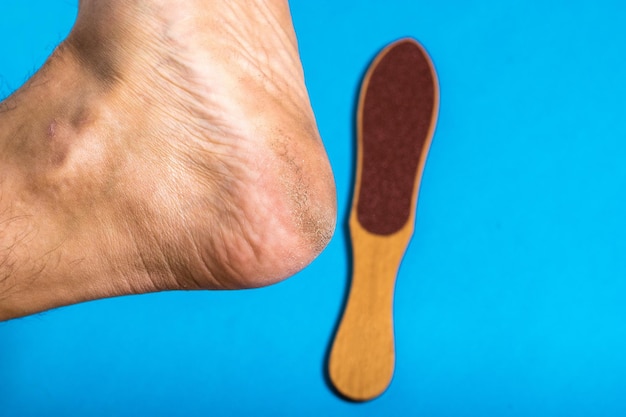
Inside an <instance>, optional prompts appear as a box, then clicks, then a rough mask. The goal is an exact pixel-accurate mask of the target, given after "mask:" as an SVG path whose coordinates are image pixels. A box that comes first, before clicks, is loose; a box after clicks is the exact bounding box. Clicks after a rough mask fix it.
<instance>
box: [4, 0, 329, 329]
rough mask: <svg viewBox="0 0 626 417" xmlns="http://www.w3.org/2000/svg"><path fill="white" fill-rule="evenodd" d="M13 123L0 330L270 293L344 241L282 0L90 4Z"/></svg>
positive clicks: (14, 103)
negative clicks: (143, 301) (79, 308)
mask: <svg viewBox="0 0 626 417" xmlns="http://www.w3.org/2000/svg"><path fill="white" fill-rule="evenodd" d="M0 125H2V126H3V127H5V126H6V128H4V129H3V130H2V132H0V147H1V148H2V152H1V153H0V197H1V199H0V319H7V318H12V317H18V316H22V315H25V314H30V313H34V312H37V311H42V310H45V309H49V308H53V307H57V306H61V305H67V304H72V303H76V302H81V301H85V300H90V299H96V298H102V297H110V296H116V295H123V294H135V293H141V292H149V291H159V290H166V289H200V288H204V289H210V288H243V287H255V286H261V285H268V284H271V283H274V282H276V281H279V280H281V279H284V278H286V277H288V276H289V275H291V274H293V273H295V272H297V271H298V270H300V269H302V268H303V267H304V266H306V265H307V264H308V263H309V262H310V261H311V260H312V259H313V258H314V257H315V256H316V255H317V254H318V253H319V252H320V251H321V250H322V249H323V247H324V246H325V245H326V243H327V242H328V240H329V239H330V236H331V234H332V231H333V228H334V224H335V215H336V206H335V195H334V184H333V179H332V173H331V171H330V167H329V164H328V159H327V158H326V155H325V151H324V149H323V145H322V143H321V140H320V139H319V135H318V133H317V128H316V125H315V120H314V117H313V113H312V110H311V107H310V104H309V101H308V96H307V93H306V88H305V86H304V80H303V75H302V69H301V66H300V61H299V57H298V52H297V45H296V39H295V34H294V33H293V28H292V25H291V21H290V16H289V10H288V6H287V3H286V2H285V1H278V0H268V1H266V2H253V3H252V4H250V2H245V1H243V0H241V1H232V2H221V1H190V2H183V3H181V2H176V1H173V0H143V1H140V0H135V1H130V2H128V1H124V2H122V1H119V0H110V1H103V0H83V1H81V4H80V11H79V17H78V20H77V22H76V25H75V28H74V29H73V30H72V32H71V34H70V36H69V37H68V39H67V40H66V41H65V42H63V43H62V44H61V45H60V46H59V48H58V49H57V50H56V51H55V53H54V54H53V56H52V57H51V58H50V60H49V61H48V62H47V64H46V65H45V66H44V68H42V70H41V71H40V72H39V73H37V74H36V75H35V76H34V77H33V78H32V79H31V80H30V81H29V82H28V83H27V84H26V85H25V86H24V87H23V88H22V89H20V90H18V91H17V92H16V93H15V94H14V95H13V96H12V97H10V98H9V99H8V100H6V101H5V102H4V103H2V104H1V105H0Z"/></svg>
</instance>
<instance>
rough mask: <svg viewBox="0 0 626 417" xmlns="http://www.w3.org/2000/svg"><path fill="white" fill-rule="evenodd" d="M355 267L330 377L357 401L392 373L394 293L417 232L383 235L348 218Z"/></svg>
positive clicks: (409, 226) (379, 391)
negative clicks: (402, 263)
mask: <svg viewBox="0 0 626 417" xmlns="http://www.w3.org/2000/svg"><path fill="white" fill-rule="evenodd" d="M350 232H351V235H352V247H353V255H354V272H353V276H352V284H351V287H350V294H349V297H348V303H347V305H346V309H345V312H344V315H343V318H342V321H341V324H340V326H339V329H338V331H337V335H336V337H335V342H334V344H333V348H332V352H331V355H330V362H329V372H330V377H331V379H332V381H333V383H334V385H335V387H336V388H337V390H339V392H341V393H342V394H343V395H345V396H346V397H348V398H351V399H353V400H356V401H365V400H370V399H372V398H374V397H377V396H379V395H380V394H382V393H383V392H384V391H385V389H386V388H387V386H388V385H389V383H390V382H391V377H392V376H393V370H394V362H395V354H394V335H393V293H394V287H395V282H396V275H397V272H398V267H399V265H400V262H401V260H402V256H403V255H404V252H405V249H406V246H407V244H408V242H409V239H410V237H411V234H412V232H413V223H412V222H409V224H407V225H406V226H405V227H404V228H403V229H401V230H400V231H399V232H397V233H395V234H393V235H389V236H381V235H374V234H371V233H369V232H368V231H366V230H365V229H364V228H363V227H361V225H360V224H359V223H358V221H357V220H356V216H354V215H353V216H351V218H350Z"/></svg>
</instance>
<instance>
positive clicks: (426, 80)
mask: <svg viewBox="0 0 626 417" xmlns="http://www.w3.org/2000/svg"><path fill="white" fill-rule="evenodd" d="M438 104H439V91H438V86H437V78H436V74H435V70H434V67H433V64H432V62H431V60H430V58H429V57H428V55H427V53H426V51H425V50H424V49H423V48H422V46H421V45H420V44H419V43H418V42H417V41H415V40H413V39H409V38H407V39H401V40H399V41H396V42H394V43H392V44H390V45H389V46H387V47H386V48H385V49H383V50H382V51H381V52H380V54H379V55H378V56H377V57H376V58H375V59H374V61H373V63H372V64H371V66H370V68H369V69H368V71H367V73H366V75H365V78H364V80H363V83H362V86H361V93H360V97H359V105H358V113H357V148H358V150H357V168H356V169H357V171H356V184H355V187H354V197H353V201H352V209H351V212H350V220H349V226H350V235H351V241H352V250H353V275H352V282H351V286H350V292H349V295H348V301H347V303H346V308H345V311H344V314H343V317H342V319H341V322H340V325H339V328H338V330H337V334H336V336H335V340H334V343H333V346H332V349H331V354H330V359H329V365H328V366H329V374H330V378H331V380H332V382H333V384H334V386H335V388H337V390H338V391H339V392H340V393H341V394H342V395H344V396H346V397H347V398H349V399H351V400H355V401H367V400H370V399H373V398H375V397H377V396H379V395H380V394H382V393H383V392H384V391H385V389H386V388H387V387H388V385H389V384H390V382H391V378H392V376H393V371H394V366H395V347H394V329H393V295H394V289H395V281H396V275H397V273H398V268H399V266H400V262H401V261H402V257H403V256H404V252H405V250H406V247H407V245H408V243H409V240H410V238H411V236H412V234H413V228H414V223H415V208H416V204H417V194H418V190H419V184H420V180H421V176H422V172H423V169H424V163H425V161H426V155H427V153H428V149H429V146H430V142H431V140H432V136H433V133H434V129H435V123H436V119H437V110H438Z"/></svg>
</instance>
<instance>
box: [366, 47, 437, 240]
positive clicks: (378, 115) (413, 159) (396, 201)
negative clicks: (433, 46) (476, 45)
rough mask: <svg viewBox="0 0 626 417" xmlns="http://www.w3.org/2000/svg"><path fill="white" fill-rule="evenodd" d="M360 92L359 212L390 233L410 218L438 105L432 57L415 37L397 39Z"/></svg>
mask: <svg viewBox="0 0 626 417" xmlns="http://www.w3.org/2000/svg"><path fill="white" fill-rule="evenodd" d="M367 81H368V80H367V79H366V80H365V82H366V83H367ZM361 94H365V96H364V97H363V96H362V97H361V132H360V133H361V147H362V148H361V158H362V159H361V164H362V165H361V185H360V191H359V195H358V200H357V216H358V220H359V223H360V224H361V225H362V226H363V227H364V228H365V229H366V230H367V231H369V232H370V233H374V234H379V235H389V234H392V233H394V232H397V231H398V230H400V229H401V228H402V227H403V226H404V225H405V224H406V222H407V221H408V220H409V217H410V214H411V205H412V200H413V190H414V186H415V181H418V178H417V176H418V168H419V161H420V155H421V154H422V151H423V148H424V146H427V145H428V143H427V141H428V135H429V134H430V125H431V120H432V115H433V111H434V106H435V104H434V103H435V80H434V77H433V72H432V69H431V64H430V60H429V59H428V57H426V56H425V54H424V52H423V50H422V49H421V48H420V47H419V46H418V45H417V44H416V43H415V42H414V41H411V40H406V41H401V42H398V43H397V44H395V45H394V46H393V47H392V48H391V49H390V50H389V51H388V52H387V53H386V54H385V55H383V56H382V58H380V61H378V63H377V65H376V66H375V67H374V69H373V70H372V71H371V73H370V74H369V83H368V84H366V87H365V93H363V92H362V93H361Z"/></svg>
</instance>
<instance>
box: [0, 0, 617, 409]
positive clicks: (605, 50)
mask: <svg viewBox="0 0 626 417" xmlns="http://www.w3.org/2000/svg"><path fill="white" fill-rule="evenodd" d="M76 3H77V2H76V1H69V0H67V1H58V0H57V1H43V0H30V1H28V2H25V1H21V0H2V3H1V5H0V94H2V95H7V94H9V93H10V92H11V91H13V90H14V89H15V88H17V87H19V85H20V84H21V83H22V82H24V81H25V80H26V79H27V78H28V76H29V75H31V74H32V73H33V72H34V71H35V70H36V69H37V68H38V67H39V66H40V65H41V64H42V63H43V62H44V60H45V58H46V56H47V55H48V54H49V53H50V52H51V51H52V49H53V48H54V46H55V45H56V44H57V43H58V42H59V41H60V40H61V39H63V37H64V36H65V34H67V32H68V31H69V30H70V28H71V25H72V23H73V19H74V17H75V14H76ZM625 5H626V3H625V2H623V1H610V0H598V1H593V2H592V1H584V2H583V1H557V0H549V1H541V0H524V1H521V0H519V1H505V2H503V1H499V0H498V1H497V0H470V1H440V2H436V1H431V2H424V1H414V0H411V1H409V0H406V1H401V0H385V1H357V0H350V1H347V0H346V1H339V2H338V1H335V0H333V1H330V0H317V1H302V0H299V1H293V2H292V12H293V17H294V22H295V26H296V31H297V33H298V36H299V42H300V48H301V53H302V59H303V63H304V68H305V72H306V76H307V84H308V87H309V91H310V94H311V100H312V103H313V107H314V109H315V111H316V116H317V120H318V123H319V128H320V131H321V133H322V137H323V138H324V141H325V144H326V146H327V150H328V153H329V156H330V159H331V162H332V165H333V169H334V173H335V177H336V181H337V190H338V201H339V216H340V218H339V227H338V230H337V233H336V235H335V237H334V238H333V240H332V242H331V244H330V246H329V247H328V249H327V250H326V251H325V252H324V253H323V254H322V255H321V256H320V257H319V258H318V259H317V260H316V261H315V262H314V263H313V264H312V265H311V266H310V267H309V268H307V269H306V270H305V271H303V272H301V273H299V274H298V275H296V276H295V277H294V278H293V279H291V280H288V281H286V282H284V283H281V284H279V285H276V286H273V287H271V288H265V289H260V290H253V291H240V292H196V293H182V292H178V293H177V292H171V293H161V294H151V295H143V296H134V297H124V298H118V299H110V300H102V301H97V302H90V303H86V304H82V305H78V306H72V307H68V308H63V309H59V310H56V311H52V312H48V313H44V314H40V315H36V316H33V317H28V318H25V319H22V320H17V321H12V322H8V323H2V324H0V416H2V417H4V416H24V417H26V416H137V415H145V416H240V415H241V416H429V417H435V416H454V417H462V416H503V417H504V416H623V415H626V394H625V392H626V359H625V355H626V256H625V255H626V216H625V215H624V214H625V213H626V199H625V198H624V195H625V187H626V163H625V161H626V140H625V139H626V81H625V79H624V77H625V76H626V29H624V22H626V6H625ZM406 35H411V36H414V37H416V38H418V39H419V40H420V41H421V42H422V43H423V44H424V45H425V47H426V48H427V49H428V51H429V52H430V54H431V55H432V58H433V60H434V62H435V65H436V68H437V70H438V75H439V79H440V84H441V108H440V117H439V124H438V127H437V132H436V135H435V138H434V141H433V145H432V148H431V152H430V155H429V157H428V161H427V164H426V169H425V172H424V177H423V182H422V188H421V192H420V197H419V207H418V212H417V223H416V233H415V236H414V238H413V240H412V243H411V245H410V246H409V248H408V251H407V254H406V257H405V259H404V262H403V264H402V267H401V270H400V274H399V277H398V281H397V289H396V299H395V322H396V343H397V346H396V347H397V367H396V373H395V377H394V380H393V382H392V384H391V386H390V388H389V389H388V391H387V392H386V393H385V394H384V395H383V396H382V397H380V398H379V399H377V400H375V401H372V402H369V403H365V404H354V403H349V402H346V401H344V400H342V399H340V398H338V397H337V396H335V395H334V394H333V392H332V391H331V390H330V389H329V387H328V386H327V384H326V382H325V377H324V369H325V356H326V352H327V349H328V346H329V343H330V341H331V339H332V333H333V331H334V327H335V325H336V322H337V320H338V317H339V315H340V312H341V308H342V302H343V299H344V296H345V292H346V288H347V283H348V279H349V277H348V271H349V263H348V253H349V251H348V248H349V246H348V243H347V239H348V237H347V234H346V228H345V222H346V218H347V214H348V210H349V204H350V200H351V195H350V193H351V184H352V180H353V168H354V153H355V138H354V130H353V129H354V121H353V120H354V109H355V100H356V94H357V91H358V88H359V82H360V79H361V76H362V74H363V72H364V71H365V69H366V67H367V65H368V64H369V62H370V60H371V59H372V58H373V56H374V55H375V53H376V52H377V51H378V50H380V49H381V48H382V47H383V46H384V45H386V44H387V43H388V42H391V41H393V40H395V39H397V38H399V37H403V36H406ZM0 128H2V127H1V126H0ZM4 198H6V196H5V197H4Z"/></svg>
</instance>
